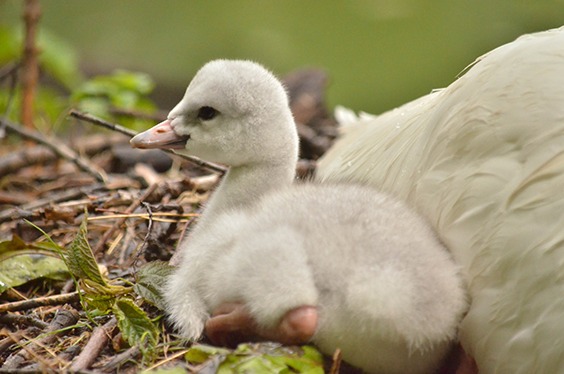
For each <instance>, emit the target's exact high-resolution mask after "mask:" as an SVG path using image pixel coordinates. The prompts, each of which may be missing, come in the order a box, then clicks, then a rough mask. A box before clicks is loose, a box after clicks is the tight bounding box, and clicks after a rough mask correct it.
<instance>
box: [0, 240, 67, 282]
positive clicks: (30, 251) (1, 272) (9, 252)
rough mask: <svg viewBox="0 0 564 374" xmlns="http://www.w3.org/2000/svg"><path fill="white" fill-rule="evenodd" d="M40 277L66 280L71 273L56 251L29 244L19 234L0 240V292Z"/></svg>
mask: <svg viewBox="0 0 564 374" xmlns="http://www.w3.org/2000/svg"><path fill="white" fill-rule="evenodd" d="M38 278H50V279H54V280H65V279H68V278H69V273H68V270H67V267H66V265H65V263H64V262H63V261H62V260H61V259H60V258H59V256H57V255H56V254H55V253H53V252H50V251H46V250H41V249H37V247H36V246H33V245H28V244H26V243H25V242H24V241H23V240H21V239H20V238H19V237H18V236H17V235H14V237H13V238H12V240H7V241H3V242H0V293H2V292H4V291H5V290H7V289H8V288H12V287H17V286H20V285H22V284H24V283H27V282H29V281H31V280H34V279H38Z"/></svg>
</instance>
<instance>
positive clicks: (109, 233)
mask: <svg viewBox="0 0 564 374" xmlns="http://www.w3.org/2000/svg"><path fill="white" fill-rule="evenodd" d="M157 186H158V185H157V184H152V185H151V186H149V187H148V188H147V189H146V190H145V193H143V195H142V196H141V197H139V198H138V199H137V200H135V201H134V202H133V203H131V205H129V206H128V207H127V209H126V210H125V212H124V213H125V214H129V213H133V211H135V209H137V207H138V206H139V205H141V203H142V202H143V201H145V200H146V199H147V198H148V197H149V196H150V195H151V194H152V193H153V192H155V190H156V189H157ZM126 219H127V217H124V218H120V219H118V220H117V221H116V222H115V223H114V224H113V226H112V227H111V228H110V229H109V230H107V231H106V232H105V233H104V235H103V236H102V239H100V240H99V241H98V244H97V245H96V247H94V249H93V250H92V252H93V253H94V254H95V255H96V254H97V253H99V252H100V251H101V250H102V248H104V245H105V244H106V242H107V241H108V240H109V239H110V237H111V236H112V235H113V234H114V232H116V231H117V230H118V229H119V228H120V227H121V225H123V223H124V222H125V220H126Z"/></svg>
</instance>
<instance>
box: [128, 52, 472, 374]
mask: <svg viewBox="0 0 564 374" xmlns="http://www.w3.org/2000/svg"><path fill="white" fill-rule="evenodd" d="M204 108H205V109H204ZM211 108H213V111H214V112H212V109H211ZM210 113H211V114H210ZM213 113H215V114H213ZM204 117H206V118H207V117H212V118H208V119H206V118H204ZM183 136H184V138H182V137H183ZM187 138H189V140H188V141H187V142H186V140H187ZM155 139H156V140H155ZM179 140H183V141H184V142H186V149H185V150H183V151H182V152H186V153H190V154H192V155H196V156H199V157H202V158H206V159H208V160H210V161H214V162H222V163H226V164H229V165H230V166H231V169H230V170H229V172H228V173H227V175H226V176H225V177H224V180H223V181H222V184H221V185H220V187H219V188H218V190H217V191H216V192H215V193H214V195H213V196H212V200H211V201H210V203H209V205H208V207H207V209H206V211H205V213H204V215H203V217H202V218H201V221H200V223H199V224H198V226H197V227H196V228H195V229H194V231H193V232H192V234H191V236H190V238H189V240H187V241H186V242H185V243H184V246H183V248H182V258H181V260H180V261H181V264H180V266H179V268H178V269H177V270H176V271H175V273H174V274H173V276H172V277H171V279H170V281H169V283H168V286H167V289H166V292H165V297H166V300H167V303H168V306H169V314H170V317H171V319H172V321H173V322H174V324H175V325H176V327H177V328H178V329H179V330H180V332H181V334H182V336H183V337H185V338H187V339H190V340H196V339H199V338H200V336H201V335H202V333H203V330H204V326H205V323H206V321H207V320H208V319H209V318H210V313H211V311H212V310H214V309H217V308H218V307H219V306H220V305H221V304H223V303H226V302H242V303H244V304H245V305H246V307H247V309H248V311H249V313H250V314H251V315H252V317H253V318H254V319H255V320H256V322H257V323H258V324H259V325H260V326H264V327H265V328H270V327H274V326H276V325H277V324H279V323H280V320H281V319H283V318H284V316H285V315H286V313H288V312H289V311H291V310H295V309H296V308H300V307H301V306H304V305H305V306H313V307H314V308H315V310H316V311H317V313H318V315H319V317H318V322H317V329H316V331H315V334H314V335H313V338H312V340H313V342H314V343H315V344H317V345H318V346H319V347H320V349H321V350H322V351H323V352H325V353H327V354H332V353H333V352H334V350H335V349H337V348H340V349H341V351H342V352H343V358H344V359H345V360H347V361H349V362H350V363H352V364H353V365H356V366H359V367H361V368H362V369H364V370H366V371H369V372H382V373H429V372H431V371H432V370H433V369H436V368H437V367H438V366H439V365H440V362H441V359H442V358H443V357H444V355H445V353H446V352H447V350H448V347H449V345H450V343H451V342H452V340H453V338H454V337H455V335H456V329H457V324H458V322H459V320H460V318H461V316H462V313H463V312H464V309H465V306H466V301H465V296H464V291H463V288H462V285H461V281H460V279H459V277H458V274H457V268H456V267H455V266H454V264H453V262H452V261H451V259H450V258H449V254H448V253H447V252H446V250H445V249H444V247H443V246H442V245H441V244H440V243H439V241H438V240H437V238H436V237H435V235H434V233H433V232H432V231H431V230H430V229H429V227H428V226H427V224H426V223H425V222H424V221H423V220H422V219H421V218H420V217H419V216H417V215H416V214H415V213H413V212H412V211H411V210H410V209H408V208H407V207H406V206H405V205H404V204H402V203H400V202H397V201H395V200H393V199H391V198H390V197H388V196H386V195H382V194H380V193H378V192H377V191H375V190H373V189H371V188H368V187H359V186H354V185H331V184H330V185H324V186H322V185H316V184H309V185H297V186H294V185H293V179H294V169H295V162H296V159H297V144H298V141H297V133H296V129H295V126H294V123H293V119H292V116H291V113H290V110H289V108H288V101H287V98H286V95H285V92H284V89H283V87H282V86H281V84H280V83H279V82H278V81H277V80H276V79H275V78H274V77H273V76H272V75H271V74H270V73H269V72H267V71H266V70H264V69H263V68H262V67H260V66H259V65H257V64H254V63H251V62H243V61H214V62H211V63H209V64H207V65H205V66H204V67H203V68H202V69H201V70H200V72H198V74H197V75H196V77H195V78H194V80H193V81H192V83H191V84H190V86H189V87H188V90H187V91H186V95H185V96H184V98H183V100H182V101H181V102H180V103H179V104H178V105H177V106H176V107H175V108H174V109H173V110H172V111H171V113H170V115H169V120H167V121H165V122H164V123H163V124H161V125H157V126H156V127H155V128H153V129H152V130H148V131H147V132H145V133H143V134H141V135H138V136H137V137H136V138H134V139H133V140H132V143H133V144H134V145H136V146H140V147H155V146H163V147H171V145H172V146H173V147H174V148H180V144H179V143H178V141H179Z"/></svg>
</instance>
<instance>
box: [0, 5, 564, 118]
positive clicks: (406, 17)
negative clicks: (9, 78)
mask: <svg viewBox="0 0 564 374" xmlns="http://www.w3.org/2000/svg"><path fill="white" fill-rule="evenodd" d="M41 5H42V9H43V16H42V20H41V26H42V27H43V28H44V29H46V30H47V31H49V32H50V33H52V34H54V35H56V36H57V37H58V38H60V39H62V40H64V41H66V42H68V43H69V44H70V45H71V46H73V48H74V49H75V50H76V51H77V55H78V58H79V61H80V65H81V68H82V70H83V71H85V72H86V73H87V74H100V73H107V72H110V71H112V70H114V69H116V68H124V69H131V70H138V71H144V72H147V73H149V74H150V75H151V76H153V78H154V79H155V80H156V82H157V87H158V89H157V90H156V94H160V96H159V97H157V98H156V99H157V102H158V103H159V104H160V105H162V106H163V107H164V108H167V107H170V106H172V105H173V104H174V103H175V102H176V101H178V100H179V99H180V96H181V95H182V92H183V90H184V88H185V87H186V85H187V83H188V82H189V81H190V78H191V77H192V75H193V74H194V73H195V71H196V70H197V69H198V67H200V66H201V65H202V64H203V63H205V62H206V61H208V60H210V59H214V58H244V59H252V60H257V61H259V62H262V63H263V64H265V65H266V66H268V67H269V68H270V69H272V70H273V71H275V72H276V73H277V74H279V75H283V74H285V73H287V72H289V71H291V70H293V69H296V68H300V67H305V66H307V67H321V68H323V69H325V70H326V71H327V72H328V73H329V75H330V77H331V86H330V89H329V96H328V98H329V105H330V106H333V105H336V104H343V105H346V106H348V107H351V108H353V109H356V110H364V111H369V112H375V113H378V112H381V111H384V110H387V109H390V108H392V107H395V106H397V105H400V104H402V103H404V102H406V101H409V100H411V99H414V98H416V97H419V96H421V95H424V94H426V93H428V92H429V91H430V90H432V89H433V88H439V87H444V86H446V85H448V84H449V83H450V82H452V81H453V80H454V79H455V78H456V76H457V74H458V73H459V72H461V70H463V68H464V67H465V66H467V65H468V64H469V63H471V62H472V61H473V60H474V59H475V58H476V57H478V56H479V55H480V54H482V53H484V52H487V51H488V50H490V49H492V48H495V47H497V46H499V45H501V44H503V43H506V42H509V41H511V40H513V39H515V38H516V37H517V36H519V35H521V34H524V33H529V32H534V31H540V30H545V29H549V28H554V27H558V26H561V25H564V0H535V1H526V0H521V1H517V0H436V1H431V0H390V1H384V0H351V1H337V0H285V1H266V0H263V1H259V0H238V1H235V0H233V1H229V0H223V1H220V0H208V1H186V0H159V1H157V0H119V1H116V0H96V1H94V0H72V1H71V0H68V1H64V0H42V1H41ZM22 7H23V1H21V0H1V1H0V25H3V26H7V27H10V26H13V27H20V28H23V26H22V24H21V12H22Z"/></svg>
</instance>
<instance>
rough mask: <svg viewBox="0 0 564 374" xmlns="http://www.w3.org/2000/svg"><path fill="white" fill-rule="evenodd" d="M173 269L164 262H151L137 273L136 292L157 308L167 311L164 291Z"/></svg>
mask: <svg viewBox="0 0 564 374" xmlns="http://www.w3.org/2000/svg"><path fill="white" fill-rule="evenodd" d="M173 269H174V268H173V267H172V266H170V265H169V264H168V263H166V262H164V261H153V262H149V263H148V264H146V265H145V266H143V267H142V268H141V269H139V271H138V272H137V274H136V277H137V282H136V283H135V284H134V285H133V289H134V291H135V292H136V293H137V295H139V296H141V297H142V298H143V299H145V300H147V301H148V302H150V303H151V304H153V305H155V306H156V307H157V308H159V309H161V310H166V305H165V302H164V300H163V297H162V290H163V287H164V286H165V283H166V280H167V278H168V277H169V276H170V274H171V273H172V270H173Z"/></svg>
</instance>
